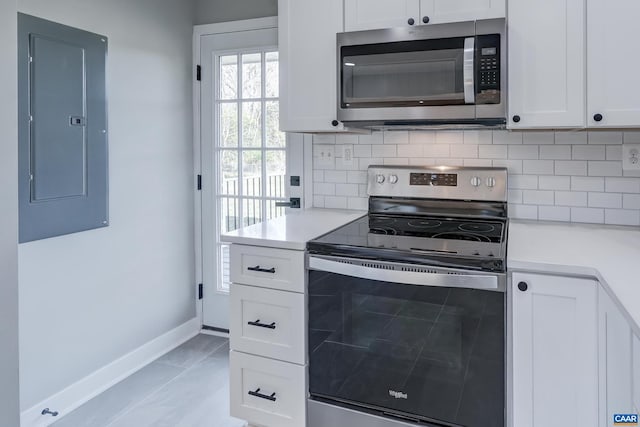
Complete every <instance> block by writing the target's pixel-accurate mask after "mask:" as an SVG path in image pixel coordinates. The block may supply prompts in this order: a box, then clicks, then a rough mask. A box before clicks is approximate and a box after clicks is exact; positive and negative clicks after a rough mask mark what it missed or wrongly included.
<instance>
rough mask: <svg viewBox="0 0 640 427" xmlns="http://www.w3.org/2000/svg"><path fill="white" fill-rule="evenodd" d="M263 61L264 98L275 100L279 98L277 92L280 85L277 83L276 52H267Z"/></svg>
mask: <svg viewBox="0 0 640 427" xmlns="http://www.w3.org/2000/svg"><path fill="white" fill-rule="evenodd" d="M265 61H266V65H265V68H266V76H265V86H266V87H265V91H266V95H265V96H266V97H267V98H277V97H278V96H279V93H278V90H279V88H280V83H279V82H278V78H279V77H278V76H279V69H278V52H267V54H266V55H265Z"/></svg>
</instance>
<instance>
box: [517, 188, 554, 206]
mask: <svg viewBox="0 0 640 427" xmlns="http://www.w3.org/2000/svg"><path fill="white" fill-rule="evenodd" d="M522 201H523V202H524V204H526V205H553V204H554V203H555V201H554V193H553V191H542V190H524V191H523V192H522Z"/></svg>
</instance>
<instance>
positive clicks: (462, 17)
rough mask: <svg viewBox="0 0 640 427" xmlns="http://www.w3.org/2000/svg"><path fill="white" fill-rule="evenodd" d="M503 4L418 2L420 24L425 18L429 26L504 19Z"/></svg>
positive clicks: (501, 0)
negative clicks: (427, 19)
mask: <svg viewBox="0 0 640 427" xmlns="http://www.w3.org/2000/svg"><path fill="white" fill-rule="evenodd" d="M505 3H506V1H505V0H420V23H422V19H423V18H424V17H425V16H426V17H428V18H429V23H431V24H439V23H443V22H458V21H473V20H475V19H489V18H504V17H505V8H506V7H505V6H506V4H505Z"/></svg>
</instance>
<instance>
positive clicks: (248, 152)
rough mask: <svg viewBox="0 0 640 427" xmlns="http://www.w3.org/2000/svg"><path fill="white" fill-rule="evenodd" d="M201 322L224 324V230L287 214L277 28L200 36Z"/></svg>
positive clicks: (226, 271) (226, 305) (226, 252)
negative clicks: (284, 205)
mask: <svg viewBox="0 0 640 427" xmlns="http://www.w3.org/2000/svg"><path fill="white" fill-rule="evenodd" d="M200 55H201V64H202V73H201V76H202V82H201V158H202V165H201V167H202V175H203V188H202V255H203V257H202V263H203V269H202V272H203V273H202V274H203V282H204V300H203V324H204V325H205V326H208V327H213V328H218V329H223V330H224V329H228V322H229V320H228V319H229V302H228V292H229V246H228V245H226V244H224V243H222V242H221V239H220V236H221V234H224V233H227V232H230V231H233V230H236V229H238V228H242V227H245V226H248V225H253V224H256V223H258V222H261V221H264V220H269V219H273V218H276V217H278V216H281V215H284V213H285V209H284V208H283V207H279V206H277V205H276V203H278V202H284V201H286V200H288V199H287V197H288V188H287V185H286V175H287V153H288V150H287V138H286V135H285V134H284V133H283V132H280V130H279V116H278V112H279V100H278V96H279V90H278V88H279V81H278V66H279V63H278V47H277V29H276V28H265V29H259V30H249V31H239V32H225V33H219V34H212V35H206V36H202V37H201V52H200Z"/></svg>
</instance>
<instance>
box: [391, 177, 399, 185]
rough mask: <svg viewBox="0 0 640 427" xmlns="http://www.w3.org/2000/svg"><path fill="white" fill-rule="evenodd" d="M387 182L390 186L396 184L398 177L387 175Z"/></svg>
mask: <svg viewBox="0 0 640 427" xmlns="http://www.w3.org/2000/svg"><path fill="white" fill-rule="evenodd" d="M389 182H390V183H391V184H395V183H396V182H398V175H389Z"/></svg>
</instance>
